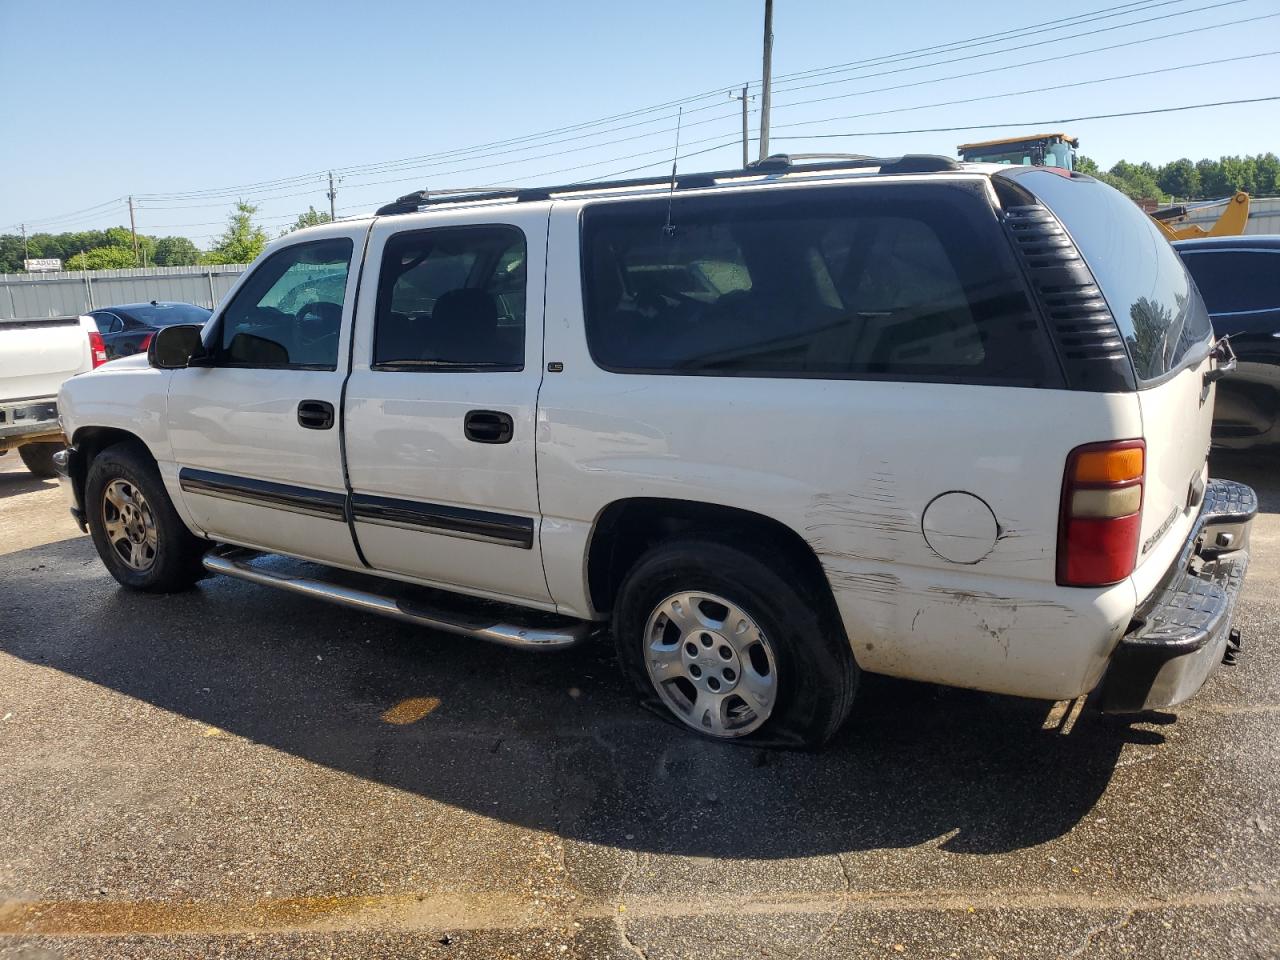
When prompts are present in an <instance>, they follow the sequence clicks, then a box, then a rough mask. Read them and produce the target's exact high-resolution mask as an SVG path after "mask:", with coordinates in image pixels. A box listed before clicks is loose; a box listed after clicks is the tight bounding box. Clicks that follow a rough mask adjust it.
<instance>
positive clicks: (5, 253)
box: [0, 233, 25, 273]
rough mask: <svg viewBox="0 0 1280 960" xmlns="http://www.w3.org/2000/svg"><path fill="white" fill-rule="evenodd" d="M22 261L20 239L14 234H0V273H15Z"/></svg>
mask: <svg viewBox="0 0 1280 960" xmlns="http://www.w3.org/2000/svg"><path fill="white" fill-rule="evenodd" d="M24 259H25V258H24V257H23V256H22V237H21V236H20V235H18V234H16V233H2V234H0V273H17V272H18V271H20V270H21V269H22V261H23V260H24Z"/></svg>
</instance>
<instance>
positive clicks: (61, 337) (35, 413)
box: [0, 316, 107, 477]
mask: <svg viewBox="0 0 1280 960" xmlns="http://www.w3.org/2000/svg"><path fill="white" fill-rule="evenodd" d="M106 359H107V354H106V348H105V347H104V346H103V343H102V337H101V335H100V334H99V333H98V328H97V326H96V325H95V324H94V322H93V320H92V319H91V318H90V317H86V316H79V317H57V318H49V317H44V318H40V319H35V320H0V456H2V455H4V454H6V453H8V452H9V451H10V450H17V451H18V456H20V457H21V458H22V462H23V463H25V464H26V465H27V469H28V470H30V471H31V472H32V473H34V474H35V475H36V476H37V477H52V476H54V464H53V455H54V454H55V453H56V452H57V451H58V450H61V449H62V426H61V425H60V424H59V423H58V388H59V387H61V386H62V382H63V381H64V380H66V379H67V378H68V377H73V376H75V375H76V374H78V373H84V372H86V371H88V370H91V369H92V368H93V367H95V366H97V365H99V364H101V363H105V362H106Z"/></svg>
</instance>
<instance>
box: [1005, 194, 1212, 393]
mask: <svg viewBox="0 0 1280 960" xmlns="http://www.w3.org/2000/svg"><path fill="white" fill-rule="evenodd" d="M1025 176H1026V178H1027V179H1026V180H1025V181H1022V182H1023V183H1024V184H1025V185H1026V186H1028V187H1029V188H1030V189H1031V192H1032V193H1034V194H1036V196H1038V197H1039V198H1040V199H1041V200H1042V201H1044V202H1045V203H1047V204H1048V205H1049V207H1050V208H1051V209H1052V210H1053V212H1054V213H1055V214H1057V216H1058V219H1059V220H1061V221H1062V225H1063V226H1065V227H1066V228H1067V231H1068V232H1069V233H1070V234H1071V238H1072V239H1073V240H1074V241H1075V245H1076V247H1077V248H1078V249H1079V250H1080V253H1081V255H1082V256H1083V257H1084V260H1085V263H1087V264H1088V265H1089V270H1090V271H1091V272H1092V273H1093V276H1094V278H1095V279H1096V280H1097V281H1098V286H1099V287H1100V288H1101V290H1102V295H1103V296H1104V297H1105V298H1106V300H1107V306H1109V307H1110V308H1111V313H1112V315H1113V316H1114V317H1115V319H1116V324H1117V326H1118V327H1119V328H1120V334H1121V335H1122V336H1123V337H1124V340H1125V344H1126V345H1127V346H1128V348H1129V358H1130V360H1131V361H1132V362H1133V371H1134V373H1135V374H1137V376H1138V379H1139V380H1141V381H1145V382H1147V383H1150V382H1153V381H1156V380H1160V379H1161V378H1163V377H1165V376H1166V375H1168V374H1171V373H1172V372H1174V371H1176V370H1178V369H1180V368H1181V367H1182V366H1183V365H1184V364H1187V363H1191V362H1196V361H1198V360H1200V359H1203V358H1204V356H1205V354H1206V353H1207V352H1208V350H1209V342H1210V338H1211V337H1212V336H1213V329H1212V327H1211V325H1210V323H1209V314H1208V311H1206V310H1205V306H1204V301H1203V300H1202V299H1201V298H1200V293H1199V291H1198V290H1196V288H1195V285H1194V284H1193V283H1192V282H1191V280H1190V278H1189V277H1188V275H1187V270H1186V268H1185V267H1183V265H1182V262H1181V261H1180V260H1179V258H1178V255H1177V254H1176V253H1174V251H1173V247H1171V246H1170V245H1169V241H1168V240H1166V239H1165V236H1164V234H1162V233H1161V232H1160V228H1159V227H1157V226H1156V224H1155V221H1154V220H1152V219H1151V218H1150V217H1149V216H1147V215H1146V214H1145V213H1143V212H1142V210H1141V208H1139V207H1138V205H1137V204H1136V203H1134V202H1133V201H1132V200H1130V199H1129V198H1128V197H1126V196H1125V195H1124V194H1123V193H1121V192H1120V191H1119V190H1113V189H1112V188H1111V187H1108V186H1106V185H1105V184H1101V183H1098V182H1097V181H1095V180H1093V179H1092V178H1076V179H1068V178H1066V177H1061V176H1058V175H1056V174H1053V173H1048V172H1045V171H1033V172H1030V173H1028V174H1026V175H1025ZM1033 178H1034V179H1033Z"/></svg>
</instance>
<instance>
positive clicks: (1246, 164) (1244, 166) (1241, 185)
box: [1219, 157, 1258, 194]
mask: <svg viewBox="0 0 1280 960" xmlns="http://www.w3.org/2000/svg"><path fill="white" fill-rule="evenodd" d="M1219 163H1220V164H1221V166H1222V180H1223V185H1224V186H1225V187H1226V190H1224V191H1223V193H1224V194H1228V193H1235V192H1236V191H1237V190H1243V191H1244V192H1245V193H1257V192H1258V183H1257V180H1258V167H1257V164H1256V163H1255V162H1254V159H1253V157H1223V158H1222V159H1221V160H1220V161H1219Z"/></svg>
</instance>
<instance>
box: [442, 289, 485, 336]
mask: <svg viewBox="0 0 1280 960" xmlns="http://www.w3.org/2000/svg"><path fill="white" fill-rule="evenodd" d="M431 319H432V321H433V323H432V326H435V327H436V328H437V329H438V328H440V327H449V328H463V329H466V330H469V331H472V332H478V331H480V330H493V329H496V328H497V326H498V304H497V303H496V302H495V301H494V299H493V297H492V296H490V295H489V294H488V293H486V292H485V291H483V290H475V289H461V290H450V291H449V292H448V293H446V294H444V295H442V296H441V297H440V299H439V300H437V301H436V305H435V307H434V308H433V309H432V311H431Z"/></svg>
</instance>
